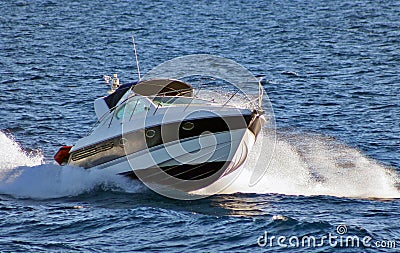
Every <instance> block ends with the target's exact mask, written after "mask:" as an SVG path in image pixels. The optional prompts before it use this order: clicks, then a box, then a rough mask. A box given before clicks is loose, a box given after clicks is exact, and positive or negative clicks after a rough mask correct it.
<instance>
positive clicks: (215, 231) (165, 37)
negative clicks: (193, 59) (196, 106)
mask: <svg viewBox="0 0 400 253" xmlns="http://www.w3.org/2000/svg"><path fill="white" fill-rule="evenodd" d="M0 7H1V9H2V10H3V15H1V17H0V35H1V36H0V84H1V87H2V92H1V95H0V105H1V106H0V108H1V110H0V119H2V120H1V122H0V129H1V131H2V132H1V133H0V194H1V195H0V213H1V215H0V220H1V222H0V224H1V225H0V235H1V236H0V250H1V251H35V252H37V251H46V252H48V251H101V252H114V251H134V250H136V251H172V252H190V251H229V252H238V251H247V252H254V251H270V252H276V251H278V250H284V249H282V248H280V247H279V246H277V245H276V242H275V244H274V246H272V247H271V246H268V245H267V246H265V247H263V248H261V247H259V246H258V245H257V239H258V238H259V236H262V235H264V233H265V231H266V232H268V234H269V235H270V236H277V237H278V236H287V237H290V236H297V237H300V238H301V237H303V238H304V236H314V237H318V238H321V237H322V236H324V235H328V234H329V233H332V234H334V235H338V234H337V231H336V228H337V226H338V225H341V224H346V226H347V233H345V234H344V235H349V236H358V237H359V238H363V237H365V236H369V237H371V238H372V242H376V241H380V242H383V241H396V242H397V244H396V246H397V248H399V247H400V232H399V231H400V226H399V223H398V216H399V211H398V210H399V207H400V202H399V200H398V199H399V197H400V190H399V173H400V171H399V169H400V160H399V157H400V156H399V151H400V144H399V143H400V137H399V136H400V123H399V122H400V120H399V119H400V96H399V93H400V78H399V74H398V73H400V71H399V70H400V67H399V66H400V58H399V52H400V16H399V15H398V13H400V4H399V3H398V2H397V1H382V2H380V1H329V2H320V1H307V2H304V3H303V2H301V1H279V2H264V1H230V2H229V3H228V2H223V1H217V2H208V1H207V2H201V3H200V2H199V3H192V2H181V3H177V2H174V1H155V2H147V1H135V2H129V1H126V2H122V1H121V2H120V1H116V2H110V3H100V2H99V1H87V2H86V1H68V2H63V3H61V2H60V3H59V2H58V1H16V2H9V1H7V2H6V1H1V2H0ZM132 31H134V32H135V34H136V36H137V38H136V40H137V44H138V50H139V59H140V65H141V69H142V72H143V73H146V72H147V71H149V70H150V69H152V68H153V67H155V66H156V65H158V64H159V63H162V62H164V61H166V60H169V59H172V58H174V57H177V56H182V55H187V54H193V53H208V54H215V55H219V56H224V57H227V58H229V59H232V60H235V61H237V62H238V63H240V64H242V65H243V66H245V67H246V68H248V69H249V70H250V71H252V72H253V73H254V74H255V75H266V81H265V82H264V87H265V89H266V91H267V92H268V95H269V96H270V98H271V102H272V104H273V106H274V110H275V116H276V121H277V126H278V133H277V137H278V140H277V146H276V156H275V158H274V159H273V161H272V162H271V166H269V169H268V171H267V173H266V174H265V176H264V177H263V178H262V179H261V181H260V182H259V183H258V184H257V185H256V186H255V187H249V186H248V181H247V177H245V175H246V173H249V172H248V171H247V172H246V171H244V174H243V176H242V177H240V180H237V181H236V182H235V184H233V185H232V186H231V187H230V188H229V189H226V192H225V194H221V195H216V196H213V197H210V198H207V199H202V200H198V201H191V202H184V201H177V200H171V199H166V198H164V197H161V196H159V195H157V194H155V193H153V192H151V191H150V190H148V189H147V188H145V187H144V186H142V185H140V184H139V183H135V182H131V181H128V180H126V179H124V178H121V177H116V176H112V175H107V174H101V173H91V172H88V171H85V170H83V169H82V170H80V169H76V168H70V167H63V168H61V167H59V166H57V165H54V163H53V162H52V156H53V154H54V152H55V151H56V150H57V149H58V147H59V146H60V145H63V144H73V143H74V142H75V141H76V140H77V139H79V138H80V137H82V136H83V135H84V134H85V133H86V132H87V131H88V130H89V129H90V127H91V126H92V125H93V124H94V122H95V115H94V110H93V105H92V103H93V100H94V99H95V98H97V97H99V96H102V95H104V94H105V93H106V91H107V89H108V88H107V87H106V86H105V85H104V84H103V82H102V76H103V75H104V74H112V73H114V72H118V74H119V76H120V77H121V79H122V81H132V80H134V79H135V78H136V74H135V68H134V57H133V48H132V44H131V41H130V36H131V33H132ZM263 138H265V141H267V142H268V141H270V140H269V137H267V136H264V137H263ZM246 169H247V170H252V169H254V168H253V167H252V163H251V161H250V163H249V164H248V165H247V167H246ZM287 250H288V251H290V252H293V251H295V252H301V251H303V252H310V251H317V252H336V251H339V250H342V251H343V252H350V251H353V252H360V251H367V252H368V251H371V252H372V251H374V250H373V249H368V248H362V247H350V248H349V247H347V248H346V247H344V246H343V247H340V245H336V247H331V246H330V245H329V244H326V243H325V244H324V245H322V246H320V247H313V248H307V247H297V248H289V249H287ZM380 250H381V251H383V252H395V251H396V248H385V249H383V248H381V249H380Z"/></svg>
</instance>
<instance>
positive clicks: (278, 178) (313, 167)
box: [214, 134, 400, 198]
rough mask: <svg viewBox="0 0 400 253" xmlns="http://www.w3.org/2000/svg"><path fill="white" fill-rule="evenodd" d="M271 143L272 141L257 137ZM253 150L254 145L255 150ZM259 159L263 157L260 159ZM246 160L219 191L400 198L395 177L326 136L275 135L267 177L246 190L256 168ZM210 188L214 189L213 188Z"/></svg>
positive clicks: (396, 175)
mask: <svg viewBox="0 0 400 253" xmlns="http://www.w3.org/2000/svg"><path fill="white" fill-rule="evenodd" d="M260 138H264V140H263V141H267V142H269V143H270V145H273V143H274V141H273V139H270V138H269V137H268V136H260ZM254 148H255V149H257V146H255V147H254ZM260 159H265V156H263V155H262V156H261V157H260ZM256 162H257V161H256V160H255V158H254V157H251V156H249V159H248V161H247V162H246V163H245V164H244V166H243V168H242V171H241V174H240V176H239V177H237V178H236V180H235V181H234V182H233V183H232V184H231V185H230V186H229V187H228V188H226V189H225V190H224V191H223V192H222V193H225V194H230V193H234V192H243V193H260V194H263V193H279V194H287V195H306V196H310V195H329V196H337V197H353V198H400V191H399V189H398V185H399V182H400V179H399V175H398V173H397V172H396V170H395V169H394V168H388V167H385V166H384V165H382V164H380V163H379V162H377V161H375V160H373V159H371V158H368V157H366V156H365V155H364V154H363V153H361V152H360V151H359V150H357V149H354V148H351V147H348V146H346V145H343V144H341V143H338V142H337V141H335V140H333V139H332V138H329V137H323V136H317V135H309V134H289V135H288V134H283V135H278V141H277V142H276V149H275V153H274V156H273V158H272V160H271V162H270V163H268V162H269V161H267V159H266V160H265V161H262V162H261V163H258V164H263V165H264V166H266V165H267V164H269V166H268V167H267V170H266V173H265V175H264V176H263V177H262V178H261V180H260V181H259V182H258V183H257V184H256V185H254V186H253V187H250V186H249V178H250V176H251V173H252V170H253V169H257V168H254V165H255V164H257V163H256ZM214 187H218V186H217V185H214Z"/></svg>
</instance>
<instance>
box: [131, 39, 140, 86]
mask: <svg viewBox="0 0 400 253" xmlns="http://www.w3.org/2000/svg"><path fill="white" fill-rule="evenodd" d="M132 43H133V51H134V52H135V59H136V67H137V72H138V76H139V81H140V80H141V77H140V68H139V59H138V55H137V51H136V43H135V37H134V36H133V33H132Z"/></svg>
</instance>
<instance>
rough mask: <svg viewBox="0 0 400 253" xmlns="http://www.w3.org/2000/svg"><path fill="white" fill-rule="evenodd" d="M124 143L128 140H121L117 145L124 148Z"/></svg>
mask: <svg viewBox="0 0 400 253" xmlns="http://www.w3.org/2000/svg"><path fill="white" fill-rule="evenodd" d="M126 143H128V140H127V139H125V138H121V139H120V140H119V145H120V146H121V147H125V145H126Z"/></svg>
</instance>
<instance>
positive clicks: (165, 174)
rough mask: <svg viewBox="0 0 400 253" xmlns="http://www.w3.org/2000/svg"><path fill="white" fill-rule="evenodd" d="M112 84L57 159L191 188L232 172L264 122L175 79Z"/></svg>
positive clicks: (257, 112)
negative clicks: (87, 124) (88, 126)
mask: <svg viewBox="0 0 400 253" xmlns="http://www.w3.org/2000/svg"><path fill="white" fill-rule="evenodd" d="M115 78H116V76H115ZM113 83H114V89H113V90H112V91H111V92H110V93H111V94H109V95H108V96H105V97H101V98H98V99H96V100H95V103H94V107H95V112H96V115H97V117H98V121H97V123H96V124H95V126H94V127H93V129H92V130H91V131H90V132H89V133H88V135H87V136H85V137H84V138H82V139H80V140H78V141H77V142H76V143H75V145H74V146H64V147H62V148H61V149H60V150H59V151H58V152H57V154H56V155H55V160H56V161H57V162H58V163H60V164H62V165H64V164H67V165H71V166H78V167H83V168H85V169H89V170H108V171H110V173H114V174H119V175H124V176H127V177H130V178H133V179H140V180H141V181H143V182H144V183H146V184H147V183H150V184H158V185H162V186H165V187H169V188H173V189H178V190H181V191H185V192H190V191H194V190H197V189H201V188H204V187H207V186H208V185H210V184H212V183H214V182H215V181H217V180H219V179H220V178H222V177H225V176H226V175H228V174H231V173H233V172H234V171H235V170H237V169H238V168H239V167H240V166H241V165H242V164H243V163H244V161H245V160H246V157H247V155H248V153H249V152H250V150H251V148H252V146H253V144H254V143H255V141H256V138H257V135H258V134H259V132H260V129H261V128H262V125H263V124H264V123H265V119H264V116H263V111H262V108H261V107H257V106H256V107H255V108H240V107H237V106H232V105H228V103H227V102H228V101H227V102H226V103H218V102H215V101H213V100H210V99H208V100H207V99H202V98H200V97H199V96H198V95H197V94H195V92H194V88H193V87H192V86H191V85H190V84H188V83H186V82H184V81H181V80H176V79H149V80H140V81H138V82H134V83H128V84H124V85H121V86H119V83H118V80H117V82H113ZM258 99H259V101H261V99H262V93H261V94H259V97H258Z"/></svg>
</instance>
